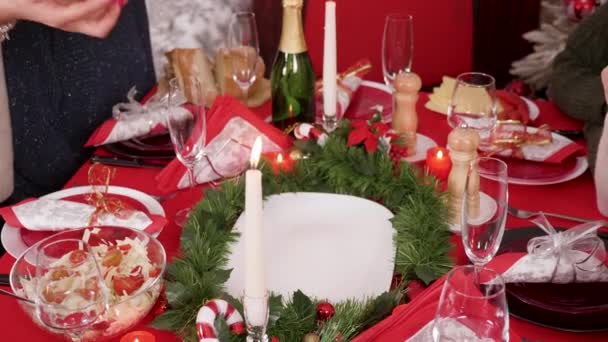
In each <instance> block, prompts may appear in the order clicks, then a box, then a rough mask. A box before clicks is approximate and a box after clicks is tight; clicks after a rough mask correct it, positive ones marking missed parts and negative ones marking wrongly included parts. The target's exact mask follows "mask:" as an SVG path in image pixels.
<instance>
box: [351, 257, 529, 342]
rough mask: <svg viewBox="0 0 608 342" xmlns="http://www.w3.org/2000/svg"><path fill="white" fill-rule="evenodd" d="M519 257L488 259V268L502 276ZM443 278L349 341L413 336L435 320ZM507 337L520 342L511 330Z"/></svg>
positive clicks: (397, 339) (399, 341) (388, 341)
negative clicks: (490, 260) (489, 260)
mask: <svg viewBox="0 0 608 342" xmlns="http://www.w3.org/2000/svg"><path fill="white" fill-rule="evenodd" d="M522 254H525V253H508V254H503V255H501V256H499V257H496V258H495V259H494V260H492V262H490V264H489V265H488V267H490V268H492V269H494V270H495V271H497V272H498V273H503V272H505V271H506V270H507V269H509V268H510V267H511V266H512V265H513V264H514V263H515V262H516V261H517V260H519V258H521V257H522ZM445 279H446V276H443V277H442V278H440V279H438V280H437V281H435V282H434V283H433V284H432V285H431V286H429V287H428V288H427V289H426V290H425V291H424V293H422V294H420V295H419V296H417V297H415V298H414V299H413V300H412V301H411V302H410V303H409V304H405V305H400V306H398V307H396V308H395V310H393V314H392V315H391V316H389V317H387V318H386V319H384V320H383V321H381V322H380V323H378V324H376V325H375V326H373V327H372V328H370V329H368V330H366V331H364V332H363V333H362V334H360V335H359V336H357V337H356V338H355V339H353V342H366V341H370V342H371V341H383V342H392V341H395V342H403V341H406V340H407V339H409V338H411V337H412V336H414V335H415V334H416V333H418V332H419V331H420V330H421V329H422V328H424V327H425V326H426V325H427V324H428V323H429V322H430V321H432V320H433V319H435V314H436V312H437V306H438V305H439V298H440V297H441V291H442V288H443V284H444V283H445ZM509 337H510V341H511V342H518V341H521V339H520V337H519V335H518V334H517V333H516V332H515V331H513V329H511V330H510V331H509Z"/></svg>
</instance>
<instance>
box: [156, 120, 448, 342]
mask: <svg viewBox="0 0 608 342" xmlns="http://www.w3.org/2000/svg"><path fill="white" fill-rule="evenodd" d="M351 131H352V127H351V124H350V122H348V121H346V120H345V121H343V122H341V124H340V127H339V128H338V130H336V131H335V132H334V133H332V134H331V135H330V136H329V137H328V139H327V141H326V143H325V144H324V146H323V147H320V146H319V145H317V144H316V142H314V141H297V142H296V145H297V146H298V147H299V148H300V149H302V150H303V151H305V152H306V153H307V156H308V157H307V158H305V159H300V160H298V162H297V163H296V165H295V166H294V168H293V169H292V170H291V172H289V173H284V172H281V173H280V174H278V175H274V174H273V172H272V169H271V167H270V166H269V165H267V164H263V165H262V172H263V174H264V177H263V189H264V197H267V196H270V195H273V194H279V193H284V192H324V193H336V194H345V195H352V196H358V197H363V198H368V199H371V200H374V201H377V202H379V203H381V204H382V205H384V206H385V207H387V208H388V209H389V210H390V211H391V212H392V213H393V214H394V218H393V219H392V224H393V228H394V229H395V232H396V234H395V237H394V242H395V244H396V251H397V252H396V255H395V273H397V274H401V275H402V279H403V281H402V282H401V284H407V282H409V281H410V280H416V279H417V280H421V281H423V282H424V283H426V284H428V283H430V282H432V281H433V280H435V279H437V278H439V277H440V276H442V275H443V274H444V273H446V272H447V271H448V270H449V269H450V267H451V266H452V264H451V261H450V259H449V257H448V253H449V251H450V249H451V244H450V242H449V238H450V233H449V231H448V228H447V222H448V210H447V207H446V205H445V201H444V200H443V198H442V195H441V194H439V193H438V192H437V191H436V190H435V188H436V182H435V180H434V179H432V178H428V177H426V176H424V175H422V174H421V173H420V172H419V170H418V169H416V168H415V167H412V166H411V165H409V164H408V163H399V164H397V165H395V163H394V162H393V161H392V160H391V159H390V158H389V156H388V154H387V153H386V150H384V151H383V150H382V149H377V150H376V151H374V152H373V153H368V152H367V151H366V149H365V148H364V147H363V146H348V136H349V133H350V132H351ZM244 203H245V186H244V181H243V179H242V178H241V179H236V180H229V181H225V182H223V183H222V185H221V188H219V189H212V188H206V189H205V193H204V197H203V199H202V200H201V201H200V202H199V203H198V204H197V205H196V206H195V207H194V208H193V212H192V214H191V216H190V220H189V222H188V223H187V224H186V226H185V227H184V229H183V231H182V235H181V250H180V255H179V257H176V258H174V259H173V261H172V263H171V264H169V265H168V267H167V273H166V297H167V301H168V309H167V311H166V312H164V313H162V314H161V315H159V316H157V317H156V319H155V320H154V322H152V326H153V327H155V328H158V329H162V330H170V331H173V332H175V333H176V334H177V335H178V336H180V337H183V338H184V339H185V341H198V338H197V336H196V329H195V325H196V324H195V320H196V315H197V312H198V310H199V309H200V307H201V306H202V304H203V303H205V302H206V301H207V300H211V299H214V298H223V299H225V300H227V301H228V302H229V303H231V304H233V305H234V306H235V307H236V308H237V310H239V311H240V312H242V304H241V303H240V301H239V300H238V299H236V298H233V297H230V296H229V295H228V294H227V293H225V292H224V283H225V282H226V281H227V280H228V278H229V276H230V270H228V269H226V265H227V262H228V257H229V253H230V252H229V246H230V244H231V243H233V242H234V241H235V240H236V239H238V234H237V233H235V232H233V231H232V227H233V226H234V224H235V222H236V220H237V218H238V217H239V215H241V213H242V211H243V209H244ZM320 281H321V280H320ZM402 293H403V285H401V286H398V287H397V288H395V289H393V290H391V291H390V292H387V293H384V294H382V295H380V296H378V297H377V298H374V299H371V300H368V301H366V302H359V301H345V302H340V303H332V304H333V305H334V306H335V309H336V313H335V315H334V316H333V317H332V318H331V319H329V320H328V321H327V322H325V323H324V324H322V325H319V324H318V322H317V318H316V310H315V308H316V305H317V304H318V303H319V302H320V300H321V299H322V298H321V299H314V298H310V297H308V296H306V295H305V294H304V293H302V292H301V291H297V292H295V293H294V295H293V297H292V298H291V299H290V300H289V301H285V300H284V299H283V298H281V296H276V295H273V296H271V298H270V318H269V323H268V335H269V336H274V337H276V338H277V339H278V340H279V341H281V342H299V341H302V339H303V337H304V336H305V335H306V334H308V333H311V332H316V333H318V334H319V335H320V337H321V341H336V340H341V341H348V340H350V339H352V338H353V337H355V336H356V335H358V334H359V333H361V332H362V331H363V330H365V329H367V328H369V327H371V326H372V325H374V324H376V323H377V322H379V321H380V320H382V319H383V318H385V317H386V316H388V315H389V314H390V313H391V311H392V309H393V308H394V307H395V306H396V305H397V304H399V302H400V300H401V296H402ZM215 327H216V329H217V330H218V338H219V339H220V341H245V336H244V335H240V336H236V335H232V334H231V333H230V332H229V330H228V327H227V325H226V323H225V322H223V321H221V320H219V319H218V320H216V322H215Z"/></svg>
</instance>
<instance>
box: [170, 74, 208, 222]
mask: <svg viewBox="0 0 608 342" xmlns="http://www.w3.org/2000/svg"><path fill="white" fill-rule="evenodd" d="M182 82H183V84H181V83H180V80H178V79H177V78H174V79H171V80H170V81H169V98H168V101H167V126H168V128H169V134H170V136H171V143H172V144H173V149H174V150H175V155H176V156H177V159H178V160H179V161H180V162H181V163H182V164H183V165H184V166H185V167H186V168H187V169H188V180H189V182H190V183H189V185H190V188H193V187H194V186H195V184H196V180H195V176H194V166H195V165H196V163H197V162H198V161H200V160H201V159H202V158H203V156H204V153H205V139H206V133H207V121H206V117H205V115H206V114H205V91H204V89H205V88H204V87H203V85H202V83H201V81H200V80H199V79H198V78H197V77H184V78H183V80H182ZM190 211H191V208H184V209H182V210H180V211H178V212H177V214H176V216H175V223H176V224H177V225H178V226H180V227H183V226H184V225H185V224H186V222H187V220H188V216H189V214H190Z"/></svg>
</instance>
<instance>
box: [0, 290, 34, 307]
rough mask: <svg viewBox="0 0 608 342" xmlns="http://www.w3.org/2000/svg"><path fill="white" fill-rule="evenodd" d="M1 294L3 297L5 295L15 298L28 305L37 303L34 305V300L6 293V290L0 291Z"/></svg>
mask: <svg viewBox="0 0 608 342" xmlns="http://www.w3.org/2000/svg"><path fill="white" fill-rule="evenodd" d="M0 294H3V295H5V296H9V297H13V298H15V299H17V300H22V301H24V302H27V303H30V304H35V303H34V301H33V300H31V299H27V298H25V297H20V296H17V295H16V294H14V293H12V292H8V291H4V290H2V289H0Z"/></svg>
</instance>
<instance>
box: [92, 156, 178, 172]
mask: <svg viewBox="0 0 608 342" xmlns="http://www.w3.org/2000/svg"><path fill="white" fill-rule="evenodd" d="M91 162H93V163H101V164H105V165H112V166H124V167H149V168H155V169H163V168H164V167H165V166H167V165H166V164H157V163H148V162H145V161H142V160H140V159H135V158H121V157H101V156H92V157H91Z"/></svg>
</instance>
